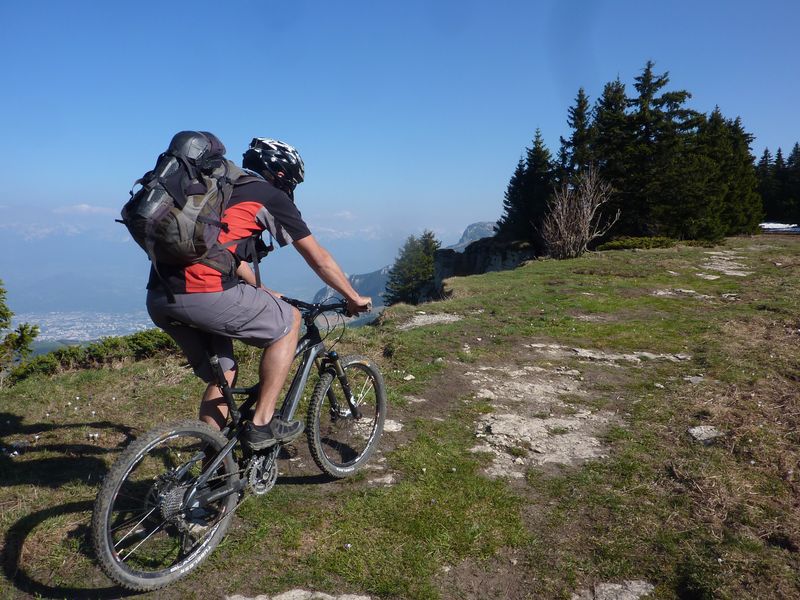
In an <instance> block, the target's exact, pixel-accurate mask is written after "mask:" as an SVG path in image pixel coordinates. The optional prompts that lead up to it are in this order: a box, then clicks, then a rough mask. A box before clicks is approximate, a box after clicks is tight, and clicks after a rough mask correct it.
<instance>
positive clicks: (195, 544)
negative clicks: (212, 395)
mask: <svg viewBox="0 0 800 600" xmlns="http://www.w3.org/2000/svg"><path fill="white" fill-rule="evenodd" d="M227 441H228V440H227V439H225V437H224V436H223V435H222V434H221V433H219V432H218V431H215V430H214V429H212V428H211V427H209V426H208V425H206V424H205V423H201V422H200V421H183V422H180V423H177V424H173V425H166V426H162V427H159V428H156V429H154V430H152V431H150V432H148V433H147V434H146V435H144V436H143V437H141V438H139V439H138V440H136V441H135V442H133V443H132V444H131V445H130V446H129V447H128V448H127V449H126V450H125V451H124V452H123V453H122V454H121V455H120V457H119V459H118V460H117V462H116V463H115V464H114V466H113V467H112V468H111V470H110V471H109V473H108V475H106V478H105V480H104V482H103V485H102V487H101V488H100V491H99V492H98V494H97V499H96V501H95V505H94V513H93V515H92V542H93V544H94V549H95V553H96V555H97V559H98V560H99V562H100V567H101V568H102V569H103V571H104V572H105V573H106V575H108V576H109V577H110V578H111V579H112V580H114V581H115V582H116V583H118V584H120V585H121V586H123V587H125V588H128V589H131V590H136V591H147V590H156V589H159V588H161V587H164V586H166V585H169V584H171V583H173V582H175V581H177V580H178V579H180V578H182V577H184V576H185V575H187V574H188V573H189V572H190V571H192V570H193V569H195V568H196V567H197V566H198V565H200V563H201V562H202V561H203V560H205V559H206V558H207V557H208V555H209V554H210V553H211V551H212V550H213V549H214V548H215V547H216V546H217V544H219V542H220V541H221V540H222V538H223V536H224V535H225V532H226V531H227V529H228V526H229V525H230V518H229V517H230V515H231V513H232V511H233V509H234V507H235V505H236V502H237V500H238V494H236V493H230V494H227V495H224V496H222V497H221V498H219V499H218V500H216V501H213V502H210V503H206V504H201V503H199V502H192V503H189V505H187V503H186V494H187V491H188V490H189V489H191V487H192V486H193V485H194V484H195V483H196V481H197V479H198V477H199V476H200V475H201V474H202V471H203V464H204V463H207V462H208V460H209V459H210V458H211V457H214V456H215V455H216V454H217V453H218V452H219V451H220V450H221V449H222V448H223V447H224V446H225V444H226V443H227ZM236 472H237V468H236V463H235V462H234V460H233V457H232V456H231V455H230V454H228V456H226V457H225V459H224V460H223V462H222V463H221V464H220V466H219V467H217V469H216V471H215V472H214V473H213V474H212V475H211V477H210V478H209V480H208V482H207V486H208V487H210V488H212V489H214V488H221V487H223V486H224V485H226V484H228V483H231V482H232V480H233V478H234V477H235V474H236Z"/></svg>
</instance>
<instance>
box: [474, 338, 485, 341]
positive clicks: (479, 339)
mask: <svg viewBox="0 0 800 600" xmlns="http://www.w3.org/2000/svg"><path fill="white" fill-rule="evenodd" d="M475 339H476V340H478V341H479V342H482V341H483V338H475Z"/></svg>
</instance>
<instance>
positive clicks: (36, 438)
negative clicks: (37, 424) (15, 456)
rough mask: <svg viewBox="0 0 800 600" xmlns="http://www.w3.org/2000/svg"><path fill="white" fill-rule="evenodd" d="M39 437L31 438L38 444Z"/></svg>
mask: <svg viewBox="0 0 800 600" xmlns="http://www.w3.org/2000/svg"><path fill="white" fill-rule="evenodd" d="M40 437H41V436H39V435H35V436H33V441H35V442H38V441H39V438H40Z"/></svg>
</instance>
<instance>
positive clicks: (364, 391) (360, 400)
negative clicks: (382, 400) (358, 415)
mask: <svg viewBox="0 0 800 600" xmlns="http://www.w3.org/2000/svg"><path fill="white" fill-rule="evenodd" d="M371 383H372V380H371V379H370V378H369V377H367V380H366V381H365V382H364V387H362V388H361V394H360V395H359V397H358V402H356V406H361V405H362V404H363V403H364V398H366V396H367V392H369V390H371V389H372V385H370V384H371ZM367 386H369V388H368V387H367Z"/></svg>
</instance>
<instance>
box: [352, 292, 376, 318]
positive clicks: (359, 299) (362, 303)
mask: <svg viewBox="0 0 800 600" xmlns="http://www.w3.org/2000/svg"><path fill="white" fill-rule="evenodd" d="M371 310H372V298H370V297H369V296H356V297H355V298H348V300H347V314H349V315H350V316H351V317H355V316H358V315H360V314H361V313H365V312H369V311H371Z"/></svg>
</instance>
